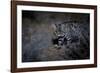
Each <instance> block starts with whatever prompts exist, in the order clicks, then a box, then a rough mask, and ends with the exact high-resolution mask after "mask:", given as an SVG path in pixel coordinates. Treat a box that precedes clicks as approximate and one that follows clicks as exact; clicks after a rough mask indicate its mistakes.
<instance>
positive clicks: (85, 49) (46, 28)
mask: <svg viewBox="0 0 100 73" xmlns="http://www.w3.org/2000/svg"><path fill="white" fill-rule="evenodd" d="M89 16H90V15H89V14H86V13H64V12H43V11H22V62H37V61H56V60H57V61H60V60H82V59H89V58H90V46H89V45H90V42H89V41H90V33H89V32H90V29H89V27H90V25H89V24H90V22H89V20H90V18H89ZM55 24H61V28H60V29H61V30H62V31H64V34H66V35H67V36H66V38H67V40H66V42H67V43H66V44H64V45H63V46H61V48H60V49H59V48H57V47H55V45H54V44H53V42H52V39H53V38H56V35H55V31H57V30H58V26H57V28H56V29H55ZM57 33H60V31H57Z"/></svg>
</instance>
